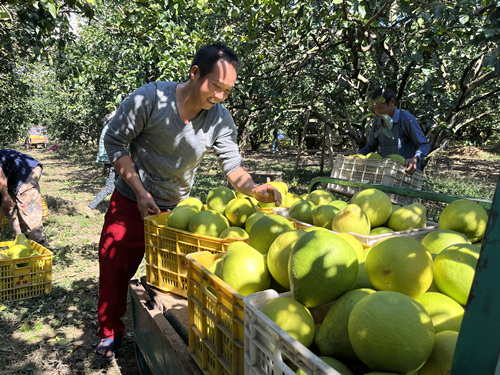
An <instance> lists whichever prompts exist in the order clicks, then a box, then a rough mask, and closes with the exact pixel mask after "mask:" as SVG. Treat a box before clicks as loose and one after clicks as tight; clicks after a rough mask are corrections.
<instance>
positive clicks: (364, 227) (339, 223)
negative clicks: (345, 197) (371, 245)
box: [332, 204, 371, 236]
mask: <svg viewBox="0 0 500 375" xmlns="http://www.w3.org/2000/svg"><path fill="white" fill-rule="evenodd" d="M332 230H333V231H334V232H339V233H347V232H352V233H357V234H361V235H364V236H367V235H368V234H370V230H371V226H370V220H369V219H368V216H366V213H365V212H364V211H363V210H362V209H361V207H359V206H358V205H357V204H349V205H348V206H347V207H345V208H343V209H341V210H340V211H339V212H338V214H337V215H335V217H334V218H333V220H332Z"/></svg>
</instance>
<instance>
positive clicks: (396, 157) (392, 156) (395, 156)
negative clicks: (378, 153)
mask: <svg viewBox="0 0 500 375" xmlns="http://www.w3.org/2000/svg"><path fill="white" fill-rule="evenodd" d="M386 158H387V159H392V160H396V161H399V162H400V163H403V164H404V163H406V159H405V158H404V156H402V155H399V154H389V155H387V156H386Z"/></svg>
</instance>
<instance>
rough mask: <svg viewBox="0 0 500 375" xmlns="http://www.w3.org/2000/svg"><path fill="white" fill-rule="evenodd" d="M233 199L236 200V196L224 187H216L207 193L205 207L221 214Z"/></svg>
mask: <svg viewBox="0 0 500 375" xmlns="http://www.w3.org/2000/svg"><path fill="white" fill-rule="evenodd" d="M234 198H236V194H235V192H234V191H233V190H231V189H229V188H227V187H225V186H218V187H216V188H213V189H212V190H210V191H209V192H208V195H207V200H206V205H207V208H208V209H209V210H213V211H215V212H219V213H223V212H224V210H225V209H226V205H227V204H228V203H229V201H231V200H232V199H234Z"/></svg>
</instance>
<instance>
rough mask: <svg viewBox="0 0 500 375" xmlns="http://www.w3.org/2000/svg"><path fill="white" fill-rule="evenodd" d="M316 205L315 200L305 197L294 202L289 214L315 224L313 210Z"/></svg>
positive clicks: (296, 218) (293, 217) (299, 219)
mask: <svg viewBox="0 0 500 375" xmlns="http://www.w3.org/2000/svg"><path fill="white" fill-rule="evenodd" d="M315 207H316V205H315V204H314V203H313V202H311V201H310V200H307V199H303V200H301V201H298V202H295V203H294V204H292V206H291V207H290V211H288V216H289V217H291V218H292V219H295V220H298V221H302V222H304V223H308V224H313V216H312V211H313V209H314V208H315Z"/></svg>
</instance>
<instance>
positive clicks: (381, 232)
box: [370, 227, 394, 236]
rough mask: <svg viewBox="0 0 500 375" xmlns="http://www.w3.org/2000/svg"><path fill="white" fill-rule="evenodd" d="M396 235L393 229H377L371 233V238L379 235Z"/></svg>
mask: <svg viewBox="0 0 500 375" xmlns="http://www.w3.org/2000/svg"><path fill="white" fill-rule="evenodd" d="M386 233H394V231H393V230H392V229H391V228H387V227H377V228H373V229H372V230H371V231H370V236H378V235H379V234H386Z"/></svg>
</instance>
